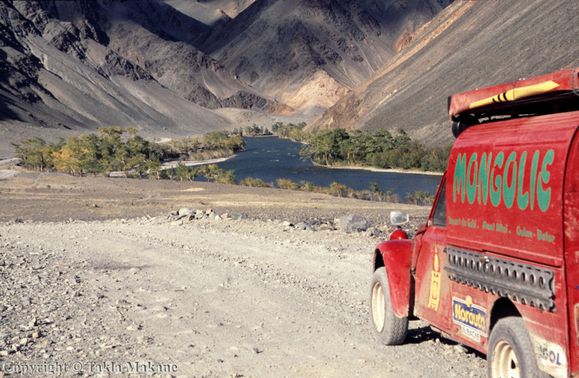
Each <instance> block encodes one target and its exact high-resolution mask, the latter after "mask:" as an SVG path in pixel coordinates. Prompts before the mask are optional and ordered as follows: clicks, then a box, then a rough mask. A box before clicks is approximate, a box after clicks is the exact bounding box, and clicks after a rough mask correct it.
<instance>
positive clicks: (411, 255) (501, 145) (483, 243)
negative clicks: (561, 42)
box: [379, 70, 579, 375]
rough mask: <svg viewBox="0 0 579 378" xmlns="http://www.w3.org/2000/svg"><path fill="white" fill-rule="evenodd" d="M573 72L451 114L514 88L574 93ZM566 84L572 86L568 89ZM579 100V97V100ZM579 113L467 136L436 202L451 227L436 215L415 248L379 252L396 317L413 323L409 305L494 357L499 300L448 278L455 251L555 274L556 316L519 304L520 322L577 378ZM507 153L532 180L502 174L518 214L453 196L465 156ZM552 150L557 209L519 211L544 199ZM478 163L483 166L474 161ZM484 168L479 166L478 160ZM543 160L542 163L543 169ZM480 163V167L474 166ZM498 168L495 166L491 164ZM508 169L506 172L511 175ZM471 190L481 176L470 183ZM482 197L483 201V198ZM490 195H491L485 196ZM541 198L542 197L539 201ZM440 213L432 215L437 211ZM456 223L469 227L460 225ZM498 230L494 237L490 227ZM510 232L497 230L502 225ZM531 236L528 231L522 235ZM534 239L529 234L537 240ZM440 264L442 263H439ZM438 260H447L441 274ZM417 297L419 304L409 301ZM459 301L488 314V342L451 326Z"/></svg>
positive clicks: (460, 99) (465, 97)
mask: <svg viewBox="0 0 579 378" xmlns="http://www.w3.org/2000/svg"><path fill="white" fill-rule="evenodd" d="M571 73H572V70H566V71H561V72H559V73H555V74H551V75H544V76H542V77H538V78H533V79H529V80H526V81H520V82H517V83H510V84H505V85H501V86H495V87H490V88H485V89H482V90H478V91H471V92H466V93H463V94H461V95H458V96H453V97H452V103H451V107H450V108H451V109H450V112H451V114H457V113H458V112H460V111H461V110H462V109H465V106H467V105H465V104H470V103H471V102H473V101H476V100H480V99H482V98H486V97H489V96H492V95H493V94H496V93H499V92H502V91H506V90H509V89H511V88H512V87H513V86H525V85H531V84H534V83H540V82H543V81H546V80H554V81H558V82H560V83H562V85H563V86H567V88H572V86H573V85H576V84H575V83H573V82H572V80H571V79H570V78H571ZM565 80H566V81H565ZM578 101H579V99H578ZM578 130H579V111H574V112H567V113H558V114H551V115H544V116H536V117H528V118H519V119H511V120H507V121H498V122H493V123H488V124H483V125H480V126H473V127H470V128H468V129H467V130H465V131H464V132H463V133H462V134H461V135H460V136H459V138H458V139H457V140H456V142H455V144H454V146H453V148H452V151H451V155H450V159H449V163H448V169H447V173H446V175H445V179H443V181H442V182H444V180H446V191H445V192H444V193H442V192H440V191H439V192H440V193H438V194H437V199H436V202H435V205H434V207H436V203H437V202H438V201H440V198H441V196H445V199H446V219H447V225H446V226H434V225H433V212H434V211H433V212H431V214H430V217H429V220H428V224H427V226H426V228H425V229H422V230H421V231H419V233H418V234H417V236H416V237H415V239H414V240H412V241H388V242H384V243H382V244H380V246H379V249H380V252H381V253H382V255H383V259H384V263H385V266H386V271H387V272H388V273H387V274H388V280H389V283H390V291H391V295H392V301H393V307H394V310H395V313H396V314H397V315H399V316H405V314H407V313H408V308H409V307H410V303H411V302H414V314H415V315H417V316H418V317H420V318H421V319H423V320H425V321H427V322H429V323H430V324H432V325H433V326H435V327H436V328H439V329H440V330H442V331H444V332H445V333H447V334H448V335H450V336H451V337H452V338H454V339H456V340H457V341H459V342H461V343H463V344H466V345H469V346H471V347H473V348H475V349H477V350H479V351H481V352H484V353H486V352H487V343H488V336H489V335H490V333H491V331H492V329H491V319H490V317H491V313H492V310H493V307H494V306H495V305H497V301H498V300H499V299H501V298H500V297H499V296H497V295H493V294H491V293H486V292H485V291H483V290H480V289H476V288H472V287H469V286H466V285H464V284H459V283H456V282H453V281H450V279H449V278H448V275H447V274H446V273H445V272H444V266H445V264H446V261H447V255H446V253H445V252H444V247H445V246H447V245H450V246H456V247H460V248H464V249H468V250H471V251H473V252H478V253H480V254H481V256H484V255H486V256H495V257H498V258H501V259H503V260H507V261H509V260H510V261H515V262H521V263H525V264H528V265H533V266H537V267H542V268H546V269H550V270H552V271H553V272H554V274H555V278H554V292H555V296H554V301H555V307H554V309H552V310H551V311H544V310H539V309H537V308H535V307H532V306H530V305H523V304H521V303H520V302H516V301H513V303H514V305H515V306H516V308H517V310H518V312H519V313H520V314H521V316H522V318H523V320H524V321H525V325H526V326H527V329H528V331H529V333H530V334H531V335H532V336H538V337H541V338H542V339H544V340H546V341H548V342H551V343H555V344H558V345H560V346H561V347H562V348H563V349H564V351H565V353H566V360H567V372H568V374H569V375H579V324H578V322H579V319H577V318H576V317H577V316H578V315H577V314H579V308H578V307H579V274H578V270H577V268H578V266H579V131H578ZM501 151H502V152H503V153H504V155H505V158H506V157H507V156H509V155H510V154H511V153H514V155H516V156H517V163H518V165H517V169H519V168H520V167H521V164H520V163H521V160H520V157H521V156H522V155H523V153H525V152H526V161H525V169H526V171H525V173H524V174H522V175H521V177H520V179H519V177H518V174H517V175H516V176H515V175H514V173H513V172H514V169H513V167H512V165H510V166H509V167H507V166H506V165H505V164H503V165H502V166H501V167H499V166H496V167H495V172H494V173H495V176H496V175H501V176H502V177H504V176H507V177H508V178H507V185H508V186H509V187H510V186H511V185H514V183H513V180H512V178H513V177H515V179H516V180H517V183H516V185H519V186H520V187H521V188H522V189H521V191H519V192H517V194H516V195H517V197H516V198H515V199H514V202H513V205H512V206H510V207H509V206H507V204H506V203H505V202H504V201H503V202H500V203H499V204H498V205H497V206H494V205H492V204H491V203H490V200H489V201H487V203H486V204H485V203H484V201H482V200H478V198H477V200H475V201H472V202H471V201H469V200H468V197H467V200H466V201H464V202H462V201H461V200H457V197H456V196H455V197H453V194H454V192H453V190H454V187H453V185H454V184H455V168H456V165H457V162H458V161H459V159H460V157H461V156H465V155H466V156H472V154H473V153H476V154H477V158H480V157H481V156H482V154H483V153H484V154H486V156H490V154H492V156H493V157H494V156H496V155H497V154H498V153H499V152H501ZM548 151H552V154H554V158H553V159H552V162H550V163H549V164H547V166H546V167H547V169H546V170H547V171H548V180H546V178H547V175H545V176H543V177H542V180H543V182H542V185H543V186H544V187H543V189H549V190H550V196H549V198H550V200H549V203H548V206H543V207H542V208H541V207H540V206H538V202H534V206H533V208H531V206H530V205H528V203H527V206H524V205H525V204H526V202H525V201H524V200H521V204H522V205H519V204H518V203H517V198H518V196H520V195H523V198H526V197H525V194H528V197H531V196H532V195H536V192H535V193H533V194H531V191H536V190H537V185H538V184H537V181H536V177H535V181H534V182H532V179H531V174H530V172H531V168H530V165H531V163H532V157H533V156H534V154H535V153H538V156H540V157H543V156H545V155H546V154H547V153H548ZM473 161H474V160H473ZM467 163H468V161H467ZM478 163H479V165H480V159H479V160H478ZM540 163H541V162H540V160H539V163H537V164H538V165H540ZM473 164H474V163H473ZM491 165H492V162H491ZM505 169H507V172H506V173H507V174H506V175H505ZM467 180H470V181H469V182H470V183H474V181H475V178H474V177H473V176H472V175H471V177H467ZM481 193H484V191H482V192H481ZM483 197H484V194H483ZM535 200H536V197H535ZM434 207H433V209H434ZM449 219H454V220H456V219H461V220H462V219H464V220H465V222H462V221H461V222H459V223H457V222H456V221H455V222H454V223H453V224H451V223H450V222H449ZM483 221H485V222H486V225H487V226H489V225H492V224H494V225H495V229H494V230H491V229H489V227H487V228H483V227H482V222H483ZM497 224H500V225H501V227H500V228H501V231H502V232H498V231H497V227H496V225H497ZM517 229H519V230H525V231H527V232H528V233H525V232H520V233H518V232H517ZM538 230H540V231H541V235H545V234H548V235H552V237H553V238H552V240H548V239H544V238H539V237H538V235H539V233H538ZM529 233H530V234H529ZM436 255H437V256H438V257H437V258H436V257H435V256H436ZM435 260H437V261H438V264H439V266H437V263H436V262H435ZM437 268H438V269H439V270H440V271H441V272H442V273H443V274H442V275H441V276H440V295H439V296H438V298H439V303H438V306H432V302H429V297H431V296H432V291H431V284H432V282H433V280H432V277H433V272H436V269H437ZM409 272H414V285H415V286H414V291H412V290H411V287H410V286H411V282H412V280H411V279H410V274H409ZM412 292H413V293H414V298H413V300H411V299H410V293H412ZM453 298H455V299H456V298H458V299H461V300H466V298H469V301H470V302H471V303H472V304H473V305H476V306H478V307H480V308H482V309H484V311H486V317H487V318H486V320H485V324H486V329H485V330H484V335H483V336H482V337H480V340H479V341H476V340H473V339H472V338H468V337H465V335H464V334H463V333H462V332H461V328H460V326H459V325H458V324H456V323H455V322H453V320H452V302H453Z"/></svg>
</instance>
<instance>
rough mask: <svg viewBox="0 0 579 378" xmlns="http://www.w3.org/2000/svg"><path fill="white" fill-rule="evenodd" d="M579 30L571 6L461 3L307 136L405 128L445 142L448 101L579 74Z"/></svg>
mask: <svg viewBox="0 0 579 378" xmlns="http://www.w3.org/2000/svg"><path fill="white" fill-rule="evenodd" d="M578 25H579V13H578V12H577V4H576V2H575V1H573V0H564V1H560V0H532V1H528V0H513V1H508V2H501V1H459V2H456V3H455V4H453V5H452V6H450V7H448V8H447V9H445V11H444V12H442V13H441V14H439V15H438V16H437V17H436V18H435V19H434V20H433V21H432V22H430V23H429V24H427V25H425V26H424V27H423V28H422V29H421V30H420V31H419V32H418V33H416V34H415V35H414V36H412V37H411V38H409V42H410V43H409V44H408V46H407V47H406V48H405V49H404V50H402V51H401V52H400V53H399V54H398V55H397V56H396V57H395V58H394V59H393V60H392V61H391V62H390V63H388V64H387V65H385V66H384V67H383V68H382V70H381V71H380V72H379V73H378V74H377V75H376V76H375V77H374V79H373V80H371V81H368V82H367V83H364V84H363V85H361V86H360V87H358V88H357V89H356V90H355V91H354V92H352V93H351V94H350V95H348V96H345V97H344V98H342V99H341V100H340V101H339V102H338V103H337V104H336V105H335V106H333V107H332V108H331V109H329V110H328V111H327V112H325V114H323V115H322V116H321V117H320V118H319V119H317V120H316V121H315V122H313V124H312V125H311V126H310V128H311V129H322V128H332V127H344V128H349V129H354V128H361V129H367V130H377V129H381V128H388V129H395V128H403V129H405V130H407V131H408V132H409V134H410V135H411V136H413V137H416V138H418V139H420V140H423V141H426V142H429V143H438V142H448V141H450V140H451V139H452V136H451V132H450V127H449V124H448V121H447V119H448V116H447V110H446V104H447V96H449V95H451V94H453V93H456V92H460V91H464V90H467V89H472V88H475V87H479V86H486V85H491V84H493V83H500V82H505V81H512V80H517V79H518V78H521V77H529V76H534V75H538V74H542V73H546V72H549V71H554V70H558V69H560V68H562V67H564V66H572V65H574V66H577V65H578V64H579V61H578V60H577V59H578V57H579V46H578V45H577V35H578V34H579V26H578Z"/></svg>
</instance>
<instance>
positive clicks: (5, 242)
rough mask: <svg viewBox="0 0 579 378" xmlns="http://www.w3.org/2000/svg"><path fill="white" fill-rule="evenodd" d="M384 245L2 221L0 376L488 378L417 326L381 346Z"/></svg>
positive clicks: (152, 226) (247, 226) (206, 227)
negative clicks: (377, 310)
mask: <svg viewBox="0 0 579 378" xmlns="http://www.w3.org/2000/svg"><path fill="white" fill-rule="evenodd" d="M6 183H10V181H8V182H5V184H6ZM10 185H14V182H12V184H10ZM353 202H358V201H353ZM168 210H171V209H167V211H168ZM334 210H335V209H334ZM345 210H347V209H343V211H345ZM423 211H424V209H423ZM377 242H378V239H376V238H371V237H369V236H366V235H364V234H345V233H342V232H340V231H315V232H314V231H298V230H295V229H293V228H291V227H288V226H284V225H283V224H282V223H281V222H277V221H272V222H268V221H266V220H251V219H245V220H208V219H203V220H198V221H191V222H189V223H185V224H181V221H178V222H174V221H170V220H167V218H166V216H158V217H155V218H138V219H133V220H127V221H125V220H100V221H90V222H84V221H73V222H63V221H58V222H51V223H39V222H24V223H15V222H13V221H11V222H8V223H3V224H1V225H0V275H1V278H2V279H1V280H0V289H1V292H2V294H3V296H2V303H1V305H0V317H1V318H0V319H1V322H0V370H2V368H3V369H4V371H7V367H12V369H14V367H15V366H23V365H21V364H22V363H28V364H31V365H34V364H39V363H49V364H50V363H52V364H54V363H61V364H63V366H64V363H65V362H71V363H72V362H74V361H79V362H81V363H82V365H68V366H69V369H71V368H72V366H76V367H77V368H78V367H79V366H82V369H83V372H84V374H85V375H87V374H88V375H91V373H94V372H95V371H98V369H103V366H108V367H109V368H114V367H117V369H121V367H125V368H128V366H129V365H128V363H129V362H132V363H134V362H140V363H143V364H144V363H146V362H147V361H151V362H152V363H153V365H152V366H158V365H156V364H163V365H165V366H166V365H168V364H175V371H173V372H172V373H171V375H175V376H183V377H190V376H231V377H240V376H245V377H253V376H258V377H260V376H340V377H350V376H365V377H366V376H385V377H402V376H404V377H420V376H425V377H426V376H428V377H447V376H456V377H464V376H467V377H468V376H475V377H476V376H484V374H485V367H486V362H485V361H484V358H483V357H481V356H479V355H477V354H475V353H473V352H470V351H467V350H466V349H465V348H463V347H461V346H457V345H455V344H454V343H452V342H449V341H447V340H445V339H441V338H440V336H439V335H438V334H436V333H434V332H432V331H431V330H430V329H429V328H427V327H424V324H422V323H421V322H418V321H415V322H411V328H412V331H411V332H410V335H409V339H408V341H407V344H406V345H403V346H399V347H385V346H381V345H379V343H378V342H377V340H376V339H375V338H374V337H373V334H372V331H371V329H370V326H369V322H368V318H369V315H368V310H367V307H368V306H367V295H368V290H369V287H368V285H369V280H370V270H369V266H370V252H371V251H372V250H373V247H374V245H375V244H376V243H377ZM23 339H26V340H25V342H23V341H22V340H23ZM107 363H108V365H106V364H107ZM13 364H19V365H13ZM13 371H14V370H13ZM67 372H68V373H69V374H65V375H66V376H68V375H70V372H71V371H70V370H68V371H67ZM149 372H150V371H149ZM125 373H126V371H125ZM1 375H2V374H1V373H0V376H1ZM122 375H126V374H122ZM163 375H166V374H163ZM105 376H106V375H105Z"/></svg>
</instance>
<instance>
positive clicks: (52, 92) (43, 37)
mask: <svg viewBox="0 0 579 378" xmlns="http://www.w3.org/2000/svg"><path fill="white" fill-rule="evenodd" d="M450 1H451V0H363V1H360V2H349V1H345V0H336V1H328V0H315V1H305V0H303V1H289V0H257V1H254V0H203V1H201V0H198V1H185V0H70V1H60V0H45V1H32V0H30V1H24V0H3V1H2V2H0V121H2V127H0V134H2V137H3V139H7V138H8V139H9V138H12V137H14V138H16V137H18V136H19V133H22V136H28V135H36V134H38V133H40V134H54V135H63V134H65V133H67V132H68V131H69V130H92V129H94V128H96V127H99V126H111V125H116V126H136V127H137V128H138V129H140V130H141V131H144V132H146V133H149V134H153V135H154V134H157V135H160V134H163V135H166V134H192V133H201V132H206V131H209V130H215V129H222V128H228V127H236V126H245V125H247V124H251V123H253V122H265V123H268V122H271V120H272V119H273V118H272V117H289V118H291V119H301V120H304V119H305V120H308V119H311V118H312V117H314V116H316V115H318V114H320V113H321V112H322V111H324V110H325V109H327V108H328V107H330V106H331V105H333V104H334V103H335V102H336V101H337V100H338V99H339V98H341V97H342V96H343V95H345V94H347V93H348V91H350V90H352V89H353V88H355V87H356V86H357V85H358V84H360V83H362V82H363V81H364V80H366V79H368V78H369V77H371V76H372V75H373V74H375V73H376V71H377V70H379V69H380V68H381V67H382V66H383V65H384V64H385V63H386V62H388V60H389V59H390V58H391V57H392V56H394V55H395V54H396V52H397V51H398V50H400V49H402V48H403V47H404V46H405V45H406V44H407V43H408V41H409V36H411V35H412V34H413V33H414V32H415V31H416V29H418V28H419V27H420V26H421V25H423V24H424V23H425V22H427V21H429V20H431V19H432V18H433V17H434V16H435V15H436V14H437V13H438V12H440V11H441V10H442V9H443V8H444V7H445V6H446V5H448V3H449V2H450ZM239 123H243V124H241V125H240V124H239ZM38 127H40V128H38Z"/></svg>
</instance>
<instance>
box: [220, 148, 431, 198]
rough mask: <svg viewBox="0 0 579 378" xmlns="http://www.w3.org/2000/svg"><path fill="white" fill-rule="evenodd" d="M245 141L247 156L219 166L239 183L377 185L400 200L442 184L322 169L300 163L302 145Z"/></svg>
mask: <svg viewBox="0 0 579 378" xmlns="http://www.w3.org/2000/svg"><path fill="white" fill-rule="evenodd" d="M245 140H246V142H247V149H246V150H245V151H244V152H242V153H239V154H238V155H237V156H235V157H234V158H232V159H229V160H227V161H226V162H223V163H219V164H218V165H219V166H220V167H221V168H223V169H228V170H229V169H230V170H233V171H234V173H235V178H236V179H237V180H241V179H244V178H246V177H254V178H260V179H262V180H264V181H266V182H271V183H275V181H276V180H277V179H278V178H287V179H290V180H293V181H296V182H299V181H310V182H312V183H314V184H316V185H321V186H328V185H330V184H331V183H332V182H334V181H336V182H339V183H341V184H344V185H346V186H349V187H350V188H353V189H357V190H363V189H369V188H370V183H372V182H376V183H377V184H378V186H379V187H380V190H381V191H383V192H386V191H387V190H392V191H393V192H394V193H396V194H398V195H399V196H400V197H401V198H405V197H406V194H407V193H409V192H415V191H424V192H428V193H431V194H435V192H436V188H437V187H438V183H439V182H440V176H435V175H423V174H409V173H394V172H371V171H365V170H361V169H331V168H324V167H319V166H315V165H314V164H313V163H312V162H311V161H303V160H301V159H300V156H299V152H300V149H301V147H302V145H301V144H300V143H296V142H292V141H290V140H287V139H279V138H277V137H259V138H246V139H245Z"/></svg>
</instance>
